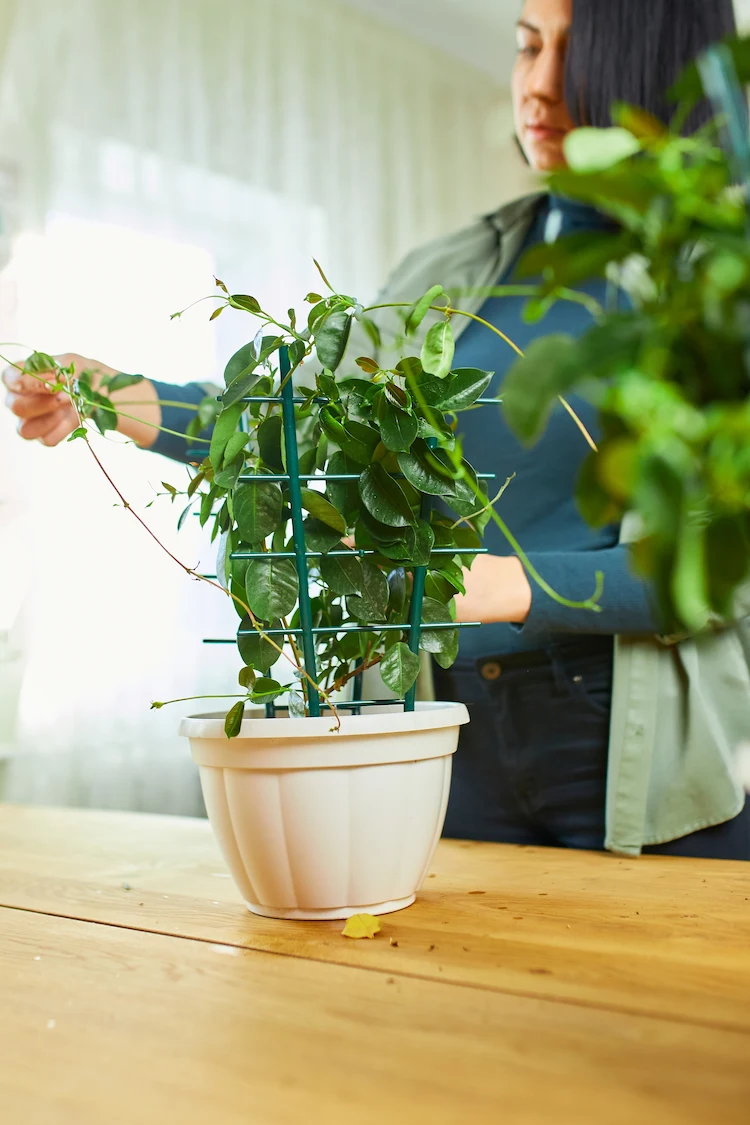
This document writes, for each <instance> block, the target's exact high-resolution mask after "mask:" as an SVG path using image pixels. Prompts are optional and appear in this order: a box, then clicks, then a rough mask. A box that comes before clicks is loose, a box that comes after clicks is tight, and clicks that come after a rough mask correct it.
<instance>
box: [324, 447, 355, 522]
mask: <svg viewBox="0 0 750 1125" xmlns="http://www.w3.org/2000/svg"><path fill="white" fill-rule="evenodd" d="M327 471H328V473H329V474H330V475H332V476H345V475H348V474H350V473H356V474H357V475H358V474H359V472H360V470H359V466H358V465H356V464H355V463H354V462H353V461H351V460H349V458H348V457H346V455H345V454H344V453H334V455H333V457H331V459H330V461H329V462H328V469H327ZM326 495H327V496H328V498H329V500H330V501H331V503H332V504H333V506H334V508H337V509H338V511H339V512H342V513H343V514H344V516H348V515H349V514H350V513H351V512H353V511H355V510H356V509H357V508H358V506H359V492H358V490H357V482H356V480H353V481H345V480H342V481H335V480H332V481H328V482H327V484H326Z"/></svg>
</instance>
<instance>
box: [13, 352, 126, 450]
mask: <svg viewBox="0 0 750 1125" xmlns="http://www.w3.org/2000/svg"><path fill="white" fill-rule="evenodd" d="M56 359H57V362H58V363H59V364H60V366H61V367H69V366H70V364H71V363H73V364H75V370H76V372H80V371H91V372H92V376H91V383H92V386H93V387H94V389H95V390H96V388H97V386H98V384H99V380H100V379H101V377H102V375H114V374H115V371H114V370H113V369H112V368H111V367H106V366H105V365H104V364H102V363H98V362H97V361H96V360H95V359H85V358H84V356H81V355H74V354H73V353H69V354H67V355H59V356H57V357H56ZM19 366H22V365H19ZM45 379H46V380H47V381H48V382H50V383H54V382H55V380H56V379H57V376H56V375H55V373H54V372H51V371H50V372H49V373H44V374H41V375H39V376H34V375H24V374H23V373H22V372H21V371H19V370H18V368H17V367H6V368H5V370H4V371H3V382H4V383H5V386H6V387H7V394H6V396H5V401H6V404H7V406H8V407H9V409H10V410H11V411H12V412H13V414H15V415H16V417H17V418H19V419H20V422H19V426H18V432H19V434H20V435H21V437H22V438H25V439H26V441H41V443H42V445H49V446H52V445H58V444H59V443H60V442H61V441H64V440H65V438H66V437H69V435H70V434H72V433H73V430H74V429H75V428H76V426H77V425H78V415H77V414H76V411H75V408H74V406H73V404H72V403H71V401H70V396H69V395H67V394H66V393H65V391H59V392H57V393H53V392H52V391H51V390H50V388H49V387H47V386H46V385H45V382H44V380H45Z"/></svg>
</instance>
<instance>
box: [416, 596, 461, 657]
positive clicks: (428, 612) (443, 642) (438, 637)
mask: <svg viewBox="0 0 750 1125" xmlns="http://www.w3.org/2000/svg"><path fill="white" fill-rule="evenodd" d="M450 620H451V613H450V610H449V608H448V606H447V605H444V604H443V603H442V602H438V601H435V600H434V599H433V598H424V600H423V602H422V623H423V625H425V626H426V625H438V624H444V623H445V622H448V621H450ZM457 640H458V630H457V629H436V630H430V629H427V628H423V630H422V633H421V635H420V638H419V647H420V648H421V649H424V651H425V652H432V653H435V654H438V653H449V652H452V650H453V648H454V646H455V644H456V642H457Z"/></svg>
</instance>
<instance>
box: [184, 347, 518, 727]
mask: <svg viewBox="0 0 750 1125" xmlns="http://www.w3.org/2000/svg"><path fill="white" fill-rule="evenodd" d="M279 360H280V365H279V366H280V375H281V393H280V394H278V395H248V396H247V397H245V398H243V400H242V402H243V403H244V404H245V405H247V406H249V405H251V404H252V403H277V404H279V405H280V406H281V415H282V421H283V432H284V444H285V449H286V463H287V472H286V473H272V474H269V473H243V474H242V475H241V476H240V477H239V479H238V484H252V483H254V482H259V481H262V482H263V483H264V484H268V483H269V482H277V483H280V484H288V485H289V506H290V508H291V515H292V530H293V544H294V550H293V551H262V552H261V551H233V552H232V553H231V555H230V558H231V559H232V560H240V559H242V560H249V559H260V558H262V559H293V561H294V563H295V567H296V570H297V575H298V579H299V616H300V627H299V628H298V629H283V628H279V629H267V630H265V632H266V633H267V635H268V636H269V637H279V638H283V637H288V636H290V635H291V636H295V637H300V638H301V640H302V658H303V664H304V670H305V672H306V673H307V675H308V676H309V677H310V679H311V680H313V681H315V682H317V678H318V670H317V658H316V653H315V638H316V636H321V635H330V634H332V633H336V634H338V635H344V634H346V633H347V632H350V633H373V632H374V633H384V632H388V631H398V632H402V633H405V632H408V634H409V648H410V649H411V651H412V652H413V653H415V654H419V643H420V636H421V632H422V628H423V624H424V623H423V621H422V608H423V599H424V592H425V579H426V576H427V567H425V566H421V567H415V568H414V571H413V584H412V596H411V603H410V611H409V621H408V622H407V623H404V624H364V625H363V624H358V625H346V626H343V627H342V626H326V627H322V628H317V627H315V626H314V625H313V618H312V609H311V605H310V590H309V577H308V560H310V559H313V558H319V557H321V556H322V554H323V552H322V551H310V550H308V548H307V544H306V542H305V529H304V523H303V521H304V515H303V507H302V484H303V482H304V483H307V482H312V481H315V482H322V483H325V482H328V481H357V480H359V475H358V474H356V473H336V474H331V473H328V474H326V473H315V474H309V475H307V474H302V475H300V471H299V451H298V445H297V421H296V416H295V410H294V408H295V406H296V405H298V404H302V403H305V402H307V401H308V400H307V399H305V398H302V397H298V396H296V395H295V391H294V384H293V378H292V373H291V362H290V358H289V351H288V348H286V347H282V348H280V349H279ZM315 401H316V403H318V404H319V405H325V404H327V403H328V401H329V400H328V399H327V398H326V397H324V396H317V397H316V399H315ZM478 401H479V402H480V403H482V404H490V403H492V404H497V403H498V402H499V400H498V399H489V398H487V399H480V400H478ZM430 444H431V445H433V446H434V445H436V444H437V443H436V442H435V441H434V439H433V440H432V441H431V442H430ZM477 476H478V479H480V480H494V479H495V477H494V475H493V474H491V473H480V474H477ZM430 507H431V499H430V497H429V496H424V495H423V497H422V503H421V510H420V516H421V518H422V519H429V514H430ZM326 553H327V554H329V555H332V556H336V555H340V556H351V555H352V553H354V554H356V555H358V556H359V557H360V558H364V557H366V556H368V555H375V554H377V552H376V551H365V550H355V551H354V552H352V551H351V550H349V549H342V550H332V551H329V552H326ZM432 553H433V554H448V555H455V554H456V549H455V548H453V547H442V548H441V547H435V548H433V552H432ZM461 554H464V555H482V554H487V549H486V548H484V547H477V548H474V549H464V548H462V550H461ZM479 626H480V622H478V621H472V622H456V621H443V622H437V623H434V622H432V621H430V622H429V630H430V632H432V631H434V630H441V629H467V628H479ZM254 632H255V631H254V630H252V629H247V630H242V629H241V630H240V631H239V633H238V636H240V637H241V636H247V635H252V634H253V633H254ZM205 643H206V644H234V643H235V642H234V640H229V639H225V638H221V639H218V640H211V639H207V640H206V641H205ZM416 692H417V688H416V684H415V685H414V687H412V688H411V690H410V691H409V692H407V694H406V696H405V697H403V698H401V699H363V698H362V672H360V673H359V674H357V675H355V677H354V681H353V698H352V699H351V700H350V701H348V702H344V703H339V702H337V703H336V708H337V709H338V710H342V711H351V712H353V713H355V714H359V713H360V711H361V709H362V708H364V707H382V706H384V705H393V704H398V703H402V704H403V706H404V710H405V711H413V710H414V709H415V704H416ZM307 702H308V712H309V714H310V716H319V715H320V714H321V711H324V710H327V709H329V707H328V705H327V704H325V703H323V702H322V701H321V699H320V695H319V693H318V692H317V691H316V690H315V689H314V688H313V687H312V686H311V685H310V684H309V683H308V685H307ZM276 712H277V707H276V705H275V704H274V703H267V704H266V715H267V717H268V718H275V717H276Z"/></svg>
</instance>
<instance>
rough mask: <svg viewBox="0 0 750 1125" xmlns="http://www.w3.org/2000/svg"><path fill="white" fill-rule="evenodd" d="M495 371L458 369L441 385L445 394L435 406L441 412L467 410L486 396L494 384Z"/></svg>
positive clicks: (439, 396)
mask: <svg viewBox="0 0 750 1125" xmlns="http://www.w3.org/2000/svg"><path fill="white" fill-rule="evenodd" d="M494 374H495V372H494V371H479V370H478V369H477V368H476V367H457V368H456V369H455V370H454V371H452V372H451V374H450V376H449V377H448V378H447V379H445V380H444V381H443V382H441V383H440V384H439V386H440V387H441V388H442V391H443V393H442V394H441V395H438V397H437V401H436V402H435V403H434V405H435V406H436V407H437V408H438V409H439V410H451V411H458V410H466V409H467V408H468V407H469V406H471V405H472V404H473V403H475V402H476V400H477V399H478V398H481V396H482V395H483V394H484V392H485V391H486V390H487V388H488V387H489V385H490V383H491V382H492V379H493V376H494Z"/></svg>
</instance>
